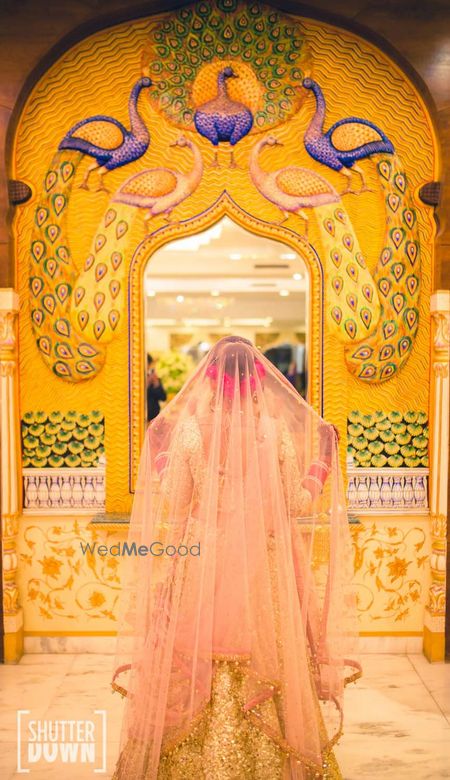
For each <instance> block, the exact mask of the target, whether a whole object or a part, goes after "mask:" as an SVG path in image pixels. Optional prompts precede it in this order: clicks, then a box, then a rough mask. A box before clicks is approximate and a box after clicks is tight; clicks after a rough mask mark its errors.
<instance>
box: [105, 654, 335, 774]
mask: <svg viewBox="0 0 450 780" xmlns="http://www.w3.org/2000/svg"><path fill="white" fill-rule="evenodd" d="M245 674H246V672H245V661H243V662H240V661H236V660H235V659H233V658H230V659H229V660H224V659H221V660H215V661H214V672H213V680H212V688H211V700H210V702H209V703H208V704H207V706H206V707H205V709H204V711H203V712H202V713H201V715H200V717H199V718H198V720H197V722H196V723H194V724H193V727H192V729H191V731H190V733H189V734H188V735H186V736H185V737H184V739H181V740H180V741H179V742H178V743H177V744H172V745H171V746H168V747H166V749H163V751H162V753H161V760H160V765H159V770H158V776H157V777H158V780H194V778H195V780H197V778H198V779H199V780H200V779H201V780H283V778H284V777H286V775H285V774H284V771H285V763H286V758H287V754H286V752H285V751H284V750H283V748H282V747H280V746H279V745H278V744H277V742H276V741H275V740H273V739H271V738H270V737H269V736H267V735H266V734H265V733H264V731H262V730H261V729H260V728H259V727H258V725H257V724H256V723H254V722H253V719H252V718H251V717H249V716H248V715H247V714H245V713H244V710H243V706H242V705H243V701H244V683H245ZM263 706H264V707H265V708H266V712H265V718H264V720H265V722H266V723H267V722H270V720H273V721H274V731H275V730H276V728H277V724H276V720H277V714H276V709H275V705H274V702H273V700H269V701H266V702H265V704H264V705H263ZM317 718H318V720H319V722H320V723H321V724H322V730H323V733H324V731H325V726H324V725H323V720H322V715H321V711H320V705H319V703H318V702H317ZM138 750H144V751H145V750H146V751H147V752H149V748H148V747H147V748H145V747H144V746H139V745H138V744H137V743H136V741H135V740H129V741H128V743H127V744H126V745H125V748H124V750H123V752H122V753H121V755H120V757H119V760H118V762H117V766H116V771H115V773H114V775H113V777H112V780H123V774H121V763H122V762H124V763H125V762H126V764H127V780H146V777H147V776H146V775H141V774H139V778H138V777H137V776H136V778H133V775H132V773H130V772H132V769H131V766H130V757H132V756H133V755H135V756H136V760H137V762H138V764H139V766H141V765H142V758H138V756H137V751H138ZM324 762H325V763H326V764H327V766H326V767H324V768H323V770H322V772H319V771H317V770H316V769H312V768H308V767H306V766H305V768H304V780H313V778H314V780H317V778H319V777H320V778H323V780H325V779H326V780H342V775H341V772H340V770H339V767H338V764H337V761H336V758H335V756H334V753H333V751H332V750H329V751H328V752H327V753H326V754H324ZM148 778H150V773H149V774H148Z"/></svg>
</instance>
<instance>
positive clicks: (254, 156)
mask: <svg viewBox="0 0 450 780" xmlns="http://www.w3.org/2000/svg"><path fill="white" fill-rule="evenodd" d="M265 146H283V144H282V143H281V141H279V140H278V139H277V138H275V136H273V135H268V136H267V137H266V138H262V139H261V140H260V141H257V142H256V144H255V145H254V147H253V149H252V151H251V153H250V159H249V171H250V176H251V178H252V181H253V183H254V185H255V186H256V188H257V189H258V190H259V192H260V193H261V195H264V197H265V198H267V200H270V201H271V202H272V203H274V204H275V205H276V206H278V208H279V209H280V211H281V213H282V214H283V219H282V220H281V222H280V224H281V223H283V222H285V221H286V220H287V219H288V217H289V214H290V213H293V214H297V215H298V216H299V217H301V218H302V219H303V220H304V223H305V235H307V234H308V220H309V217H308V215H307V213H306V212H305V209H307V208H315V207H317V206H324V205H326V204H328V203H336V202H337V201H339V200H340V196H339V194H338V193H337V192H336V190H335V189H334V187H332V186H331V184H329V183H328V182H327V180H326V179H324V177H323V176H320V175H319V174H318V173H314V171H310V170H308V168H299V167H298V166H296V165H287V166H286V167H284V168H280V169H279V170H276V171H273V172H270V173H268V172H267V171H264V170H263V169H262V168H261V165H260V162H259V156H260V153H261V151H262V150H263V149H264V147H265Z"/></svg>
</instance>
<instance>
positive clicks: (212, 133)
mask: <svg viewBox="0 0 450 780" xmlns="http://www.w3.org/2000/svg"><path fill="white" fill-rule="evenodd" d="M235 78H238V75H237V73H235V72H234V70H233V68H231V67H229V66H227V67H226V68H223V69H222V70H221V71H220V72H219V75H218V76H217V95H216V97H215V98H213V99H212V100H208V101H207V102H206V103H203V104H202V105H201V106H199V107H198V108H197V110H196V112H195V114H194V123H195V127H196V129H197V131H198V132H199V133H200V135H203V136H204V137H205V138H207V139H208V141H211V143H212V144H213V146H215V147H217V146H218V145H219V144H221V143H225V142H226V143H229V144H230V145H231V159H230V167H232V168H234V167H236V161H235V159H234V153H233V147H234V146H235V145H236V144H237V143H238V142H239V141H240V140H241V139H242V138H244V137H245V136H246V135H247V134H248V133H249V132H250V130H251V129H252V125H253V115H252V112H251V111H250V109H249V108H248V107H247V106H245V105H244V104H243V103H240V102H238V101H237V100H232V99H231V98H230V96H229V94H228V89H227V80H228V79H235ZM218 165H219V162H218V155H217V149H216V151H215V153H214V162H213V166H218Z"/></svg>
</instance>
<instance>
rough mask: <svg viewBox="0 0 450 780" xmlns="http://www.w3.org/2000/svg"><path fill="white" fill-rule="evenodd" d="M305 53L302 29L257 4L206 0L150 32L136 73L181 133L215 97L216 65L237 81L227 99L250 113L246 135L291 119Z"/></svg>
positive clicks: (298, 101)
mask: <svg viewBox="0 0 450 780" xmlns="http://www.w3.org/2000/svg"><path fill="white" fill-rule="evenodd" d="M308 62H309V53H308V51H307V46H306V42H305V36H304V32H303V29H302V27H301V25H300V24H299V23H298V22H297V21H296V20H295V19H294V18H293V17H290V16H287V15H286V14H284V13H282V12H280V11H277V10H276V9H274V8H270V7H269V6H267V5H265V4H263V3H259V2H252V3H244V2H238V1H237V0H212V1H211V2H200V3H195V4H193V5H190V6H187V7H184V8H180V9H178V10H177V11H174V12H173V13H171V15H170V17H169V16H168V17H166V18H165V19H164V20H163V21H161V22H160V23H158V24H155V25H154V26H152V27H150V29H149V40H148V44H147V46H146V48H145V50H144V52H143V56H142V70H143V72H144V73H145V74H148V75H149V76H150V77H151V78H152V81H153V87H152V88H151V89H150V90H149V92H148V95H149V98H150V101H151V103H152V105H153V108H154V109H155V110H156V111H157V112H159V113H162V114H163V115H164V116H165V118H166V119H168V120H169V121H170V122H171V123H173V124H175V125H176V126H177V127H179V128H181V129H182V130H193V131H194V130H195V126H194V114H195V109H196V107H198V106H199V105H201V104H202V103H204V102H205V101H207V100H208V99H211V98H213V97H214V96H215V90H216V81H217V75H218V72H219V70H220V68H223V67H224V66H225V65H232V66H233V68H234V69H235V70H236V73H237V74H238V76H239V78H238V79H236V82H235V83H233V85H232V86H231V87H230V89H231V95H230V96H231V97H232V98H233V99H234V100H238V101H241V102H243V103H245V105H247V106H248V107H249V108H250V109H251V111H252V113H253V116H254V124H253V129H252V132H253V133H255V132H260V131H262V130H268V129H271V128H274V127H275V126H277V125H279V124H280V123H282V122H284V121H286V120H287V119H289V118H291V117H292V116H293V115H294V114H295V113H296V112H297V111H298V109H299V107H300V105H301V103H302V100H303V99H304V98H303V96H302V95H301V94H300V92H299V90H298V85H299V84H300V83H301V81H302V79H303V75H304V71H305V69H306V68H307V67H308V64H307V63H308Z"/></svg>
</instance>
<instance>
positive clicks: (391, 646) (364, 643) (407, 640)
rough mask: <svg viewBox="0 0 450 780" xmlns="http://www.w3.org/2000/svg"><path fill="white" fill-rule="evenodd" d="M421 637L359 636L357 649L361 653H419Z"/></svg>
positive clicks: (421, 644)
mask: <svg viewBox="0 0 450 780" xmlns="http://www.w3.org/2000/svg"><path fill="white" fill-rule="evenodd" d="M422 647H423V638H422V637H421V636H361V637H359V650H360V652H361V653H364V654H366V653H376V654H378V653H390V654H391V653H400V654H402V655H405V654H406V653H421V652H422Z"/></svg>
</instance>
